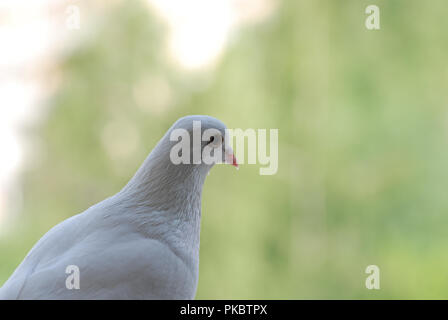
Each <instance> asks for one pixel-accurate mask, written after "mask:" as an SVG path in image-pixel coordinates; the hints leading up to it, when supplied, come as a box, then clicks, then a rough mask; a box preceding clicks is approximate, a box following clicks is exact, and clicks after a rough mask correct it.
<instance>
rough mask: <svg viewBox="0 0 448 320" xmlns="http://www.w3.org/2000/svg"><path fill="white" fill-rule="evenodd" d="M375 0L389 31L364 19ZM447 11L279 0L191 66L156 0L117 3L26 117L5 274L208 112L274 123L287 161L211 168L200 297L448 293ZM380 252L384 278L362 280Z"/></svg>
mask: <svg viewBox="0 0 448 320" xmlns="http://www.w3.org/2000/svg"><path fill="white" fill-rule="evenodd" d="M370 4H376V5H378V6H379V7H380V10H381V29H380V30H376V31H369V30H367V29H366V28H365V26H364V22H365V19H366V16H367V15H366V14H365V13H364V10H365V8H366V7H367V6H368V5H370ZM447 9H448V4H447V2H446V0H431V1H419V0H394V1H386V0H369V1H364V0H343V1H334V0H301V1H297V0H290V1H280V2H279V6H278V8H277V10H276V11H275V13H274V14H273V15H272V16H271V17H270V18H269V19H268V20H266V21H264V22H262V23H258V24H251V25H246V26H245V27H243V28H242V29H240V30H239V32H238V33H236V34H235V35H234V36H233V38H232V41H231V43H230V45H229V46H228V47H227V49H226V51H225V53H224V54H223V56H222V57H221V59H220V61H219V63H218V65H217V66H216V67H215V68H214V69H213V70H209V71H205V72H195V73H190V72H185V71H181V70H179V69H178V68H177V67H176V66H175V65H174V64H173V63H172V61H171V60H170V58H169V56H168V54H167V52H166V41H167V37H166V35H167V28H166V26H164V24H163V23H162V22H161V21H160V20H159V19H157V18H156V17H155V16H154V15H152V14H151V13H150V12H148V10H147V6H146V5H144V4H142V3H141V2H139V1H129V2H113V4H111V5H110V8H109V9H107V10H104V11H103V12H101V19H100V20H99V21H96V23H95V24H94V25H92V26H91V28H94V30H95V31H94V32H93V34H92V36H90V37H87V38H86V39H84V41H82V42H81V43H80V44H79V45H77V47H76V49H75V50H74V51H72V52H71V53H70V54H68V55H66V56H65V57H64V58H63V59H62V60H61V63H60V69H59V70H58V73H59V75H60V78H61V83H60V86H59V87H58V89H57V91H56V93H55V94H54V95H53V96H52V97H51V99H50V100H49V101H48V111H47V117H46V120H45V121H44V122H43V123H41V124H40V125H39V126H38V127H34V128H30V130H29V135H30V136H31V137H33V138H35V139H36V140H38V141H40V142H41V143H40V144H39V150H40V153H41V154H42V155H43V156H41V157H40V161H36V164H35V165H34V166H31V167H30V168H28V169H27V171H26V172H25V174H24V175H23V177H22V186H23V201H24V207H23V209H22V210H21V212H20V213H19V216H18V217H17V218H16V219H15V221H16V222H15V223H14V224H12V225H11V228H13V230H11V232H8V235H7V236H4V237H2V238H1V240H0V261H1V263H0V284H2V283H3V282H4V281H6V279H7V278H8V277H9V276H10V275H11V273H12V272H13V270H14V269H15V268H16V266H17V265H18V264H19V263H20V262H21V261H22V259H23V258H24V256H25V255H26V253H27V252H28V251H29V250H30V248H31V247H32V246H33V244H34V243H35V242H36V241H37V240H38V239H39V238H40V237H41V236H42V235H43V234H44V233H45V232H46V231H48V230H49V229H50V228H51V227H52V226H54V225H55V224H57V223H58V222H60V221H62V220H64V219H66V218H68V217H70V216H72V215H74V214H76V213H79V212H81V211H84V210H85V209H86V208H88V207H89V206H91V205H93V204H94V203H96V202H99V201H101V200H102V199H104V198H106V197H108V196H110V195H112V194H114V193H116V192H117V191H119V190H120V188H121V187H123V186H124V184H125V183H126V182H127V181H128V179H129V178H130V177H131V176H132V175H133V173H134V172H135V171H136V169H137V168H138V167H139V165H140V164H141V163H142V161H143V160H144V158H145V157H146V155H147V154H148V153H149V151H151V149H152V147H153V146H154V145H155V143H156V142H157V141H158V139H160V137H161V136H162V135H163V134H164V133H165V131H166V130H167V128H168V127H169V126H170V125H171V124H172V123H173V122H174V121H175V120H176V119H177V118H179V117H181V116H184V115H187V114H208V115H212V116H215V117H217V118H219V119H221V120H222V121H224V122H225V123H226V124H227V126H228V127H230V128H278V129H279V168H278V173H277V174H276V175H272V176H260V175H259V173H258V170H259V165H242V166H241V169H240V170H239V171H236V170H233V168H231V167H230V166H217V167H216V168H214V169H213V171H212V173H211V174H210V176H209V177H208V178H207V181H206V184H205V188H204V192H203V215H202V217H203V218H202V231H201V251H200V261H201V262H200V278H199V287H198V292H197V298H199V299H215V298H225V299H252V298H260V299H315V298H319V299H352V298H361V299H379V298H384V299H390V298H402V299H409V298H423V299H427V298H436V299H439V298H448V252H447V249H446V248H447V246H448V232H447V226H448V197H447V196H446V193H447V190H448V168H447V164H448V109H447V91H448V90H447V89H448V88H447V84H448V63H447V50H448V31H447V30H448V22H447V21H448V20H447V19H446V10H447ZM142 92H143V93H142ZM142 97H143V98H142ZM148 97H149V98H148ZM111 123H112V125H111ZM105 128H109V129H107V130H106V132H109V133H108V134H109V135H112V137H113V140H114V141H115V144H114V145H113V146H112V147H111V148H112V149H113V148H115V149H113V150H115V151H113V152H112V153H111V152H109V151H108V150H109V149H108V148H107V147H105V144H104V141H103V140H104V135H105V133H104V131H105ZM128 139H129V140H132V141H134V144H133V145H132V146H131V147H129V146H128ZM123 150H124V151H123ZM237 156H238V155H237ZM371 264H374V265H377V266H379V268H380V271H381V289H380V290H367V289H366V287H365V279H366V277H367V275H366V274H365V268H366V267H367V266H368V265H371Z"/></svg>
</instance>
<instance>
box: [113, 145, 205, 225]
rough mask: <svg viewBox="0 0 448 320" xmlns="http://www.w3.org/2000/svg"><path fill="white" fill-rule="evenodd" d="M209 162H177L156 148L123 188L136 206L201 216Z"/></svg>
mask: <svg viewBox="0 0 448 320" xmlns="http://www.w3.org/2000/svg"><path fill="white" fill-rule="evenodd" d="M209 169H210V168H209V167H207V166H205V165H191V164H190V165H185V164H179V165H174V164H173V163H171V161H169V158H168V156H167V157H166V158H165V159H163V158H161V157H158V156H157V153H154V152H152V153H151V154H150V155H149V156H148V158H146V160H145V162H144V163H143V165H142V166H141V167H140V169H139V170H138V171H137V173H136V174H135V176H134V177H133V178H132V179H131V180H130V181H129V183H128V184H127V185H126V186H125V187H124V188H123V190H122V191H121V192H120V193H121V194H122V195H123V196H124V197H125V198H127V201H130V202H131V204H132V205H133V206H137V207H145V208H149V209H151V210H152V211H153V210H157V211H173V212H176V213H177V214H180V215H184V216H190V217H192V216H198V215H199V216H200V211H201V196H202V186H203V184H204V181H205V178H206V176H207V173H208V171H209Z"/></svg>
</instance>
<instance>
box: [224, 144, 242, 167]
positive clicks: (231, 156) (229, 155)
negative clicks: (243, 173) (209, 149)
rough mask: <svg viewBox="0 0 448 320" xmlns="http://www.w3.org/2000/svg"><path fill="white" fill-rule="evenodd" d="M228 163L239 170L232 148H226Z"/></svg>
mask: <svg viewBox="0 0 448 320" xmlns="http://www.w3.org/2000/svg"><path fill="white" fill-rule="evenodd" d="M226 163H228V164H231V165H232V166H234V167H235V168H237V169H238V168H239V167H238V161H237V160H236V157H235V155H234V154H233V150H232V148H231V147H227V148H226Z"/></svg>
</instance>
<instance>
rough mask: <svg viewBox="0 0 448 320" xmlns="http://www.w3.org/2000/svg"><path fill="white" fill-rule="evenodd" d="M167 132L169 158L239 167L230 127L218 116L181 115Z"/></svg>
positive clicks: (188, 162) (185, 162) (196, 163)
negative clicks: (232, 144)
mask: <svg viewBox="0 0 448 320" xmlns="http://www.w3.org/2000/svg"><path fill="white" fill-rule="evenodd" d="M167 135H168V136H169V141H170V143H169V146H170V159H171V161H172V162H173V163H175V164H194V165H203V166H205V167H208V168H209V169H210V168H211V167H212V166H213V165H214V164H216V163H228V164H231V165H233V166H235V167H237V168H238V163H237V160H236V157H235V156H234V153H233V150H232V148H231V147H230V141H229V140H230V138H229V135H228V131H227V127H226V125H225V124H224V123H223V122H222V121H220V120H218V119H216V118H213V117H210V116H202V115H197V116H186V117H183V118H180V119H179V120H177V121H176V122H175V123H174V124H173V126H172V127H171V128H170V130H169V131H168V133H167ZM165 138H166V137H165Z"/></svg>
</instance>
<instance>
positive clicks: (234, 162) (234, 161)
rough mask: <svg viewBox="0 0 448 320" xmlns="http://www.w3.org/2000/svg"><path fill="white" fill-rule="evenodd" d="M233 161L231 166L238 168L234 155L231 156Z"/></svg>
mask: <svg viewBox="0 0 448 320" xmlns="http://www.w3.org/2000/svg"><path fill="white" fill-rule="evenodd" d="M232 157H233V159H232V166H234V167H235V168H238V162H237V161H236V157H235V155H232Z"/></svg>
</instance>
